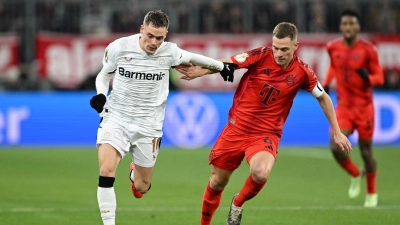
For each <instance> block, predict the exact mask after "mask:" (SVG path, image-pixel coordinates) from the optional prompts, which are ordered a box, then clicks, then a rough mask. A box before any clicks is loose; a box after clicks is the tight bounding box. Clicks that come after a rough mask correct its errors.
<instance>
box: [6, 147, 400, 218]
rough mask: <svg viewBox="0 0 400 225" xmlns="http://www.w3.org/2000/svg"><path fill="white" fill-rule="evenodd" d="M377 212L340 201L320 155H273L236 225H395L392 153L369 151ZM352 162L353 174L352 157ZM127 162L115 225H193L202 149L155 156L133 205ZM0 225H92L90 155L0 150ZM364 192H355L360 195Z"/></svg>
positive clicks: (340, 188) (329, 164)
mask: <svg viewBox="0 0 400 225" xmlns="http://www.w3.org/2000/svg"><path fill="white" fill-rule="evenodd" d="M374 152H375V156H376V159H377V161H378V191H379V206H378V207H377V208H375V209H366V208H364V207H363V206H362V205H363V202H364V194H362V195H360V196H359V197H358V198H357V199H353V200H351V199H349V198H348V197H347V188H348V185H349V181H350V178H349V176H348V175H346V173H345V172H344V171H342V170H341V169H340V168H339V167H338V166H337V165H336V163H335V162H334V161H333V159H332V157H331V155H330V152H329V150H328V149H327V148H320V149H318V148H310V149H307V148H288V147H282V148H281V149H280V151H279V154H278V158H277V161H276V164H275V166H274V168H273V170H272V173H271V175H270V177H269V180H268V183H267V185H266V186H265V188H264V189H263V190H262V191H261V192H260V193H259V195H258V196H257V197H255V198H254V199H252V200H251V201H249V202H247V203H246V204H245V208H244V213H243V219H242V224H243V225H272V224H273V225H377V224H379V225H386V224H400V173H399V172H400V169H399V168H400V166H399V165H400V164H399V159H400V149H396V148H393V147H379V148H378V147H377V148H375V150H374ZM352 158H353V159H354V160H355V162H357V164H358V165H359V166H361V159H360V154H359V151H358V150H354V151H353V153H352ZM130 161H131V159H130V156H127V157H126V158H125V159H124V160H123V161H122V162H121V164H120V167H119V169H118V173H117V178H116V182H115V185H114V186H115V191H116V194H117V204H118V208H117V224H118V225H134V224H138V225H169V224H171V225H197V224H199V215H200V208H201V199H202V195H203V190H204V188H205V186H206V184H207V181H208V178H209V175H210V167H209V166H208V149H201V150H179V149H161V151H160V154H159V158H158V161H157V163H156V166H155V171H154V176H153V180H152V190H151V191H150V192H149V193H147V194H146V195H145V196H144V197H143V198H142V199H135V198H134V197H133V196H132V194H131V191H130V185H129V180H128V174H129V171H128V170H129V163H130ZM0 171H1V172H0V173H1V176H0V179H1V180H0V224H2V225H74V224H76V225H100V224H102V222H101V219H100V213H99V210H98V206H97V198H96V191H97V181H98V165H97V151H96V150H95V149H94V148H69V149H61V148H45V149H35V150H32V149H28V148H4V147H2V148H1V150H0ZM248 173H249V166H248V165H247V163H246V162H243V163H242V166H241V168H240V169H238V170H237V171H236V172H235V173H234V175H233V177H232V179H231V182H230V183H229V184H228V186H227V187H226V189H225V191H224V193H223V197H222V201H221V205H220V207H219V209H218V210H217V212H216V214H215V216H214V219H213V223H212V224H215V225H218V224H225V220H226V215H227V213H228V210H229V204H230V202H231V199H232V196H233V195H234V194H236V193H237V192H238V191H239V190H240V188H241V186H242V184H243V182H244V180H245V179H246V177H247V176H248ZM364 191H365V185H364V186H363V192H364Z"/></svg>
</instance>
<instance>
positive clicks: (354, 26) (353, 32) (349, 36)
mask: <svg viewBox="0 0 400 225" xmlns="http://www.w3.org/2000/svg"><path fill="white" fill-rule="evenodd" d="M340 31H341V32H342V34H343V37H344V39H346V41H352V40H354V39H355V38H356V37H357V34H358V32H359V31H360V24H358V21H357V17H355V16H342V20H341V21H340Z"/></svg>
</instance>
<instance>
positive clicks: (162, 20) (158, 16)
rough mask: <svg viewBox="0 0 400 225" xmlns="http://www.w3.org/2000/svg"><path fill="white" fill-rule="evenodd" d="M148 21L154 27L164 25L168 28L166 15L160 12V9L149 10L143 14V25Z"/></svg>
mask: <svg viewBox="0 0 400 225" xmlns="http://www.w3.org/2000/svg"><path fill="white" fill-rule="evenodd" d="M150 23H151V24H152V25H153V26H154V27H155V28H159V27H165V28H167V29H168V27H169V18H168V15H167V14H165V13H164V12H162V11H161V10H153V11H150V12H148V13H147V14H146V16H144V20H143V25H146V26H148V25H149V24H150Z"/></svg>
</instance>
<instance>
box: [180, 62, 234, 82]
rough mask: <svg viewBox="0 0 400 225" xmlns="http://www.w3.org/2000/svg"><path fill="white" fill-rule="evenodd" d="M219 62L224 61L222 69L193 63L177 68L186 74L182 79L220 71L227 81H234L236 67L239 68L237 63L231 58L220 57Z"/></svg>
mask: <svg viewBox="0 0 400 225" xmlns="http://www.w3.org/2000/svg"><path fill="white" fill-rule="evenodd" d="M218 62H222V65H223V68H222V70H218V69H210V68H205V67H196V66H195V65H193V64H192V63H186V64H180V65H178V66H176V67H175V69H176V70H177V71H178V72H180V73H182V74H184V76H181V79H184V80H193V79H195V78H198V77H202V76H204V75H207V74H215V73H218V72H219V73H220V74H221V76H222V77H223V78H224V80H225V81H229V82H233V77H234V76H233V73H234V70H235V68H237V65H236V64H234V63H233V62H232V60H231V59H230V58H227V59H219V61H218Z"/></svg>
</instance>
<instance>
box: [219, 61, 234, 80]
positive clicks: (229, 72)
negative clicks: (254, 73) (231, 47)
mask: <svg viewBox="0 0 400 225" xmlns="http://www.w3.org/2000/svg"><path fill="white" fill-rule="evenodd" d="M237 67H238V65H236V64H235V63H227V62H224V68H223V69H222V70H221V72H219V73H220V74H221V76H222V77H223V78H224V81H229V82H233V73H234V72H235V68H237Z"/></svg>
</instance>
